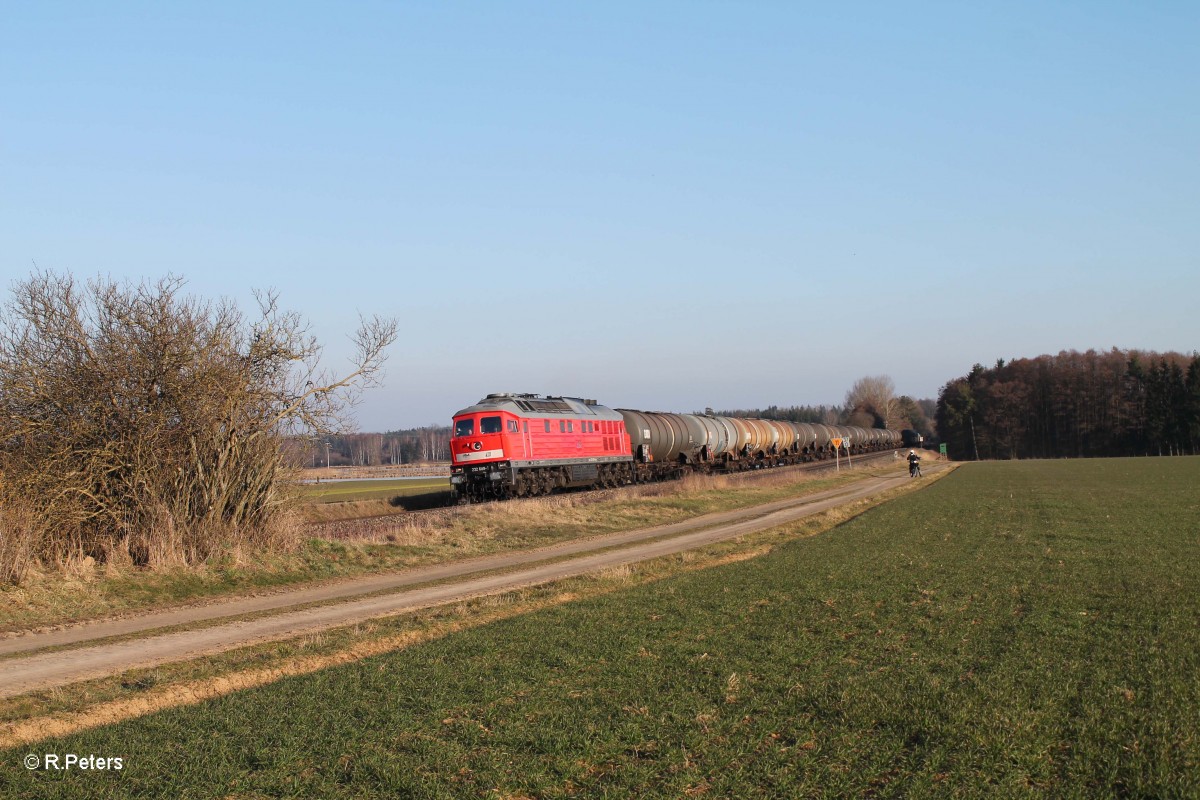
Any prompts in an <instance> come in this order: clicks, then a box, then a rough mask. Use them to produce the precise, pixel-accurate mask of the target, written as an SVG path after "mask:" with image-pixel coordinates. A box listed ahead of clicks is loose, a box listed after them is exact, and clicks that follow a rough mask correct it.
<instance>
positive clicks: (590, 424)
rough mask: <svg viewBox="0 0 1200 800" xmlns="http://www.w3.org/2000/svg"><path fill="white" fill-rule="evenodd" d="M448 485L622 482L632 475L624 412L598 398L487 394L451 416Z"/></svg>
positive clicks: (544, 490)
mask: <svg viewBox="0 0 1200 800" xmlns="http://www.w3.org/2000/svg"><path fill="white" fill-rule="evenodd" d="M450 459H451V467H450V484H451V489H452V490H453V491H454V493H455V494H456V495H457V496H458V497H459V498H460V499H466V500H484V499H489V498H504V497H529V496H533V495H539V494H549V493H550V492H552V491H554V490H555V489H559V488H565V487H570V486H602V487H609V486H617V485H619V484H622V483H626V482H627V481H628V480H629V478H630V470H629V464H630V463H631V462H632V461H633V458H632V456H630V454H629V434H627V433H626V432H625V422H624V420H623V419H622V418H621V415H620V414H618V413H617V412H615V411H613V410H612V409H610V408H606V407H604V406H601V405H598V404H597V403H596V401H595V400H580V399H578V398H574V397H541V396H539V395H532V394H506V393H501V394H489V395H488V396H487V397H485V398H484V399H482V400H480V401H479V402H478V403H476V404H475V405H473V406H469V407H467V408H464V409H463V410H462V411H459V412H458V413H457V414H455V415H454V434H453V438H452V439H451V440H450Z"/></svg>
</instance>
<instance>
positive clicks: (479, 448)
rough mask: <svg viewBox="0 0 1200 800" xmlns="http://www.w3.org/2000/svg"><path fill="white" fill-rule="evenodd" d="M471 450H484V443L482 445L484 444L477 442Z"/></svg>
mask: <svg viewBox="0 0 1200 800" xmlns="http://www.w3.org/2000/svg"><path fill="white" fill-rule="evenodd" d="M471 448H472V449H474V450H482V449H483V443H482V442H475V443H473V444H472V445H471Z"/></svg>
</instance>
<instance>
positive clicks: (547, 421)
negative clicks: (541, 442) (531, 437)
mask: <svg viewBox="0 0 1200 800" xmlns="http://www.w3.org/2000/svg"><path fill="white" fill-rule="evenodd" d="M549 432H550V420H546V433H549Z"/></svg>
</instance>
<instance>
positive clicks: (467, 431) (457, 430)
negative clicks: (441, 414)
mask: <svg viewBox="0 0 1200 800" xmlns="http://www.w3.org/2000/svg"><path fill="white" fill-rule="evenodd" d="M474 433H475V420H473V419H460V420H459V421H458V422H456V423H454V435H455V436H471V435H472V434H474Z"/></svg>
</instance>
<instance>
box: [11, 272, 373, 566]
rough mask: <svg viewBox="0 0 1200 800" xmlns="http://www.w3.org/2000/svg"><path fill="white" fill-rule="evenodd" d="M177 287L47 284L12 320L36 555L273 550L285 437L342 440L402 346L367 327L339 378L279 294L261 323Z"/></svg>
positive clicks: (18, 293) (24, 480) (14, 390)
mask: <svg viewBox="0 0 1200 800" xmlns="http://www.w3.org/2000/svg"><path fill="white" fill-rule="evenodd" d="M182 288H183V280H182V279H180V278H178V277H173V276H169V277H167V278H164V279H162V280H159V281H157V282H154V283H148V282H142V283H139V284H130V283H115V282H113V281H111V280H107V279H96V280H94V281H90V282H88V284H87V285H86V286H80V285H78V284H77V283H76V281H75V280H74V279H73V278H72V277H70V276H67V275H56V274H52V273H45V272H43V273H37V274H35V275H33V276H32V277H31V278H29V279H28V280H25V281H22V282H18V283H17V284H15V285H14V287H13V290H12V298H11V300H10V301H9V303H8V304H7V305H6V306H5V308H4V309H3V311H0V453H2V455H3V458H4V481H5V488H6V493H8V494H15V495H16V496H19V497H22V498H25V499H26V500H27V502H28V504H30V505H32V507H33V509H34V511H35V512H36V515H37V517H38V518H39V519H40V520H41V521H42V523H43V527H44V530H46V531H49V532H51V533H49V534H46V535H44V536H43V537H42V541H41V550H40V552H39V556H40V557H42V558H44V559H45V558H56V557H62V556H69V555H72V554H89V555H93V556H95V557H97V558H110V557H113V556H120V555H123V554H126V553H127V554H128V555H129V556H130V557H132V558H133V560H134V561H136V562H138V563H160V562H167V561H180V560H182V561H185V562H188V563H196V562H198V561H202V560H204V559H205V558H207V557H208V556H209V555H210V554H212V553H213V552H215V551H216V550H218V549H220V548H221V547H223V546H226V545H231V544H246V543H249V544H264V543H267V542H268V540H270V539H271V537H272V535H273V534H274V532H275V531H276V529H277V527H278V526H276V525H274V523H275V522H276V521H277V519H278V512H279V511H280V510H281V509H282V508H283V507H284V506H285V505H286V503H287V501H288V493H287V491H286V482H285V481H284V480H283V478H284V475H285V472H286V470H285V466H284V454H283V449H282V447H281V445H282V442H283V437H284V436H285V435H288V434H300V433H316V434H322V433H325V432H328V431H330V430H332V429H334V428H335V427H336V426H338V425H339V424H340V423H341V422H342V421H343V419H344V416H345V414H346V412H347V410H348V409H349V408H350V407H351V406H352V405H353V404H354V403H355V402H356V401H357V399H358V397H359V394H360V392H361V390H362V389H363V388H366V387H368V386H371V385H374V384H375V383H376V382H377V380H378V378H379V376H380V370H381V368H382V366H383V363H384V359H385V350H386V348H387V346H388V345H389V344H390V343H391V342H392V341H393V340H394V339H395V337H396V331H397V326H396V322H395V321H394V320H387V319H380V318H378V317H374V318H371V319H365V320H362V322H361V326H360V328H359V329H358V331H357V333H356V334H355V338H354V341H355V344H356V351H357V356H356V359H355V363H354V367H353V369H352V370H350V371H349V372H348V374H346V375H334V374H331V373H330V372H328V371H327V370H324V369H322V368H321V366H320V363H319V359H320V355H321V347H320V346H319V345H318V344H317V342H316V340H315V338H313V337H312V336H311V335H310V334H309V333H308V329H307V327H306V325H305V323H304V322H303V321H302V320H301V318H300V317H299V316H298V315H297V314H295V313H292V312H284V311H281V310H280V309H279V306H278V300H277V296H276V295H275V294H274V293H260V294H257V295H256V298H257V301H258V306H259V308H258V315H257V316H256V317H255V318H253V319H252V320H251V319H248V318H247V317H246V316H245V315H244V314H243V313H242V312H241V311H239V310H238V309H237V308H236V307H235V306H234V305H233V304H232V303H230V302H228V301H222V302H219V303H212V302H208V301H202V300H198V299H195V298H192V297H186V296H184V295H183V294H182ZM2 500H3V498H0V501H2Z"/></svg>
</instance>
